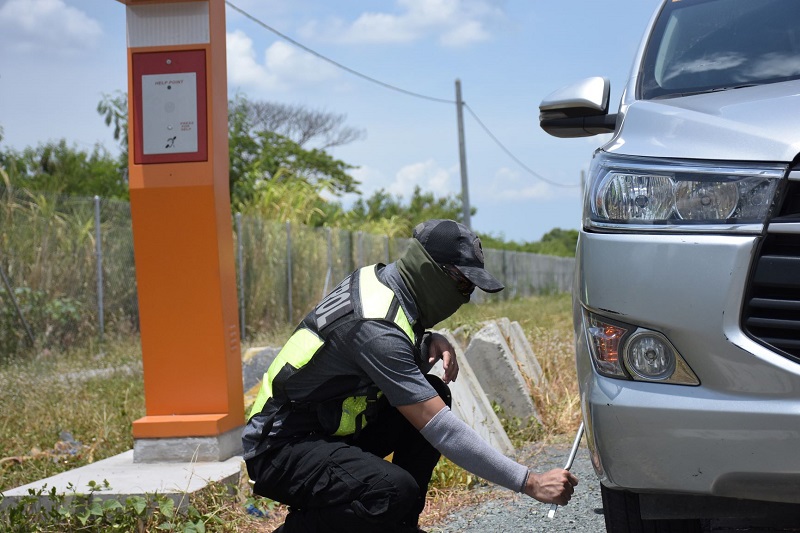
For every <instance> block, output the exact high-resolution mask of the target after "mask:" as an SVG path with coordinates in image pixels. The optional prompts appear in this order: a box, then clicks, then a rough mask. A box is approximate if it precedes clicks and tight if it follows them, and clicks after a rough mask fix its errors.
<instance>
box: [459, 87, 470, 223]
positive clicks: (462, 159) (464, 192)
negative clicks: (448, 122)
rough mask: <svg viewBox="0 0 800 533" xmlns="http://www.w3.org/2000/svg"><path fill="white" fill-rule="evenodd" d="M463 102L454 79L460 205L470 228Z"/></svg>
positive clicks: (464, 219) (464, 221) (464, 220)
mask: <svg viewBox="0 0 800 533" xmlns="http://www.w3.org/2000/svg"><path fill="white" fill-rule="evenodd" d="M463 108H464V102H463V101H462V100H461V80H458V79H457V80H456V114H457V115H458V156H459V163H460V166H461V206H462V209H463V214H462V217H463V220H462V222H463V223H464V225H465V226H466V227H468V228H470V229H472V223H471V221H470V207H469V183H468V182H467V151H466V146H465V144H464V109H463Z"/></svg>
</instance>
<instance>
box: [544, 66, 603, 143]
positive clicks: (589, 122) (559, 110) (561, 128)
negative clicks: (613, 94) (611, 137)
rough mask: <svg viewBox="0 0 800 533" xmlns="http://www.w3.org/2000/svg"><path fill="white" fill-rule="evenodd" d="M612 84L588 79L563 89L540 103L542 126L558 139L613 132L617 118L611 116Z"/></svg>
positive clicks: (599, 79)
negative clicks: (610, 98) (609, 101)
mask: <svg viewBox="0 0 800 533" xmlns="http://www.w3.org/2000/svg"><path fill="white" fill-rule="evenodd" d="M609 92H610V83H609V81H608V79H606V78H600V77H594V78H586V79H585V80H581V81H579V82H577V83H574V84H572V85H568V86H567V87H563V88H561V89H559V90H557V91H555V92H553V93H551V94H550V95H549V96H547V97H546V98H545V99H544V100H542V103H541V104H539V127H541V128H542V129H543V130H544V131H545V132H547V133H549V134H550V135H552V136H554V137H563V138H571V137H589V136H592V135H598V134H600V133H611V132H613V131H614V129H615V128H616V123H617V115H616V114H612V115H609V114H608V97H609Z"/></svg>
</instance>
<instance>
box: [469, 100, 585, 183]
mask: <svg viewBox="0 0 800 533" xmlns="http://www.w3.org/2000/svg"><path fill="white" fill-rule="evenodd" d="M464 107H466V108H467V111H469V113H470V115H472V118H474V119H475V120H476V121H477V122H478V124H479V125H480V126H481V128H483V131H485V132H486V134H487V135H488V136H489V137H491V138H492V140H493V141H494V142H495V143H496V144H497V146H499V147H500V149H501V150H503V151H504V152H505V153H506V154H507V155H508V156H509V157H510V158H511V159H513V160H514V161H516V162H517V164H518V165H519V166H521V167H522V168H524V169H525V170H526V171H527V172H529V173H530V174H531V175H532V176H533V177H535V178H537V179H540V180H542V181H543V182H545V183H549V184H550V185H553V186H554V187H565V188H576V187H579V185H567V184H564V183H558V182H556V181H552V180H549V179H547V178H545V177H544V176H542V175H541V174H539V173H537V172H534V171H533V170H531V169H530V168H529V167H528V165H526V164H525V163H523V162H522V161H520V160H519V158H517V156H515V155H514V154H512V153H511V151H510V150H509V149H508V148H506V147H505V146H504V145H503V143H501V142H500V140H499V139H498V138H497V137H495V136H494V134H493V133H492V132H491V131H490V130H489V128H487V127H486V125H485V124H484V123H483V122H481V119H479V118H478V115H476V114H475V111H473V110H472V108H471V107H470V106H469V105H468V104H467V103H466V102H464Z"/></svg>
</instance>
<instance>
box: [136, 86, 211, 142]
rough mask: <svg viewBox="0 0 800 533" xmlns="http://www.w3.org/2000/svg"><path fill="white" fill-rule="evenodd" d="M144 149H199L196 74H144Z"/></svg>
mask: <svg viewBox="0 0 800 533" xmlns="http://www.w3.org/2000/svg"><path fill="white" fill-rule="evenodd" d="M142 140H143V146H142V153H143V154H144V155H151V154H180V153H193V152H197V147H198V143H197V74H195V73H194V72H185V73H176V74H151V75H144V76H142Z"/></svg>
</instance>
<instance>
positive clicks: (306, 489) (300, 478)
mask: <svg viewBox="0 0 800 533" xmlns="http://www.w3.org/2000/svg"><path fill="white" fill-rule="evenodd" d="M428 380H429V381H430V382H431V384H432V385H433V386H434V388H436V390H437V392H439V395H440V396H442V398H443V399H444V401H445V403H447V404H448V405H450V403H451V401H450V389H449V388H448V387H447V385H445V384H444V383H443V382H442V381H441V380H440V379H439V378H436V377H434V376H428ZM389 454H393V456H392V462H391V463H390V462H388V461H386V460H384V457H386V456H388V455H389ZM439 457H440V455H439V452H438V451H437V450H436V449H435V448H434V447H433V446H431V445H430V444H429V443H428V441H426V440H425V438H424V437H423V436H422V435H421V434H420V433H419V431H417V430H416V429H415V428H414V427H413V426H412V425H411V424H410V423H409V422H408V421H407V420H406V419H405V418H404V417H403V415H401V414H400V412H399V411H398V410H397V409H395V408H392V407H387V409H385V410H384V411H383V412H381V414H380V416H379V417H378V420H376V421H374V422H370V423H369V424H368V425H367V426H366V427H365V428H364V429H363V430H362V431H361V433H360V434H359V435H358V436H357V437H356V438H351V439H337V438H335V437H325V436H321V435H319V436H318V435H312V436H309V437H307V438H306V439H304V440H301V441H299V442H295V443H293V444H290V445H286V446H283V447H282V448H280V449H278V450H275V451H270V452H267V453H264V454H262V455H260V456H258V457H255V458H253V459H251V460H249V461H248V462H247V470H248V474H249V475H250V479H252V480H254V481H255V487H254V492H255V493H256V494H259V495H261V496H265V497H267V498H270V499H273V500H276V501H279V502H281V503H284V504H286V505H289V506H290V512H289V515H288V516H287V517H286V521H285V523H284V525H283V526H282V528H281V529H279V530H278V531H281V532H282V533H297V532H303V533H314V532H329V533H338V532H341V533H358V532H365V533H374V532H376V531H379V532H381V533H392V532H397V533H405V532H415V531H417V522H418V520H419V515H420V513H421V512H422V509H423V508H424V506H425V495H426V494H427V491H428V482H429V481H430V478H431V474H432V473H433V468H434V467H435V466H436V463H437V462H438V461H439Z"/></svg>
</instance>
